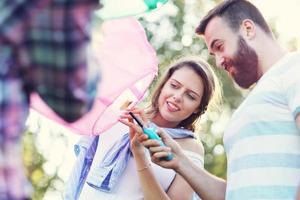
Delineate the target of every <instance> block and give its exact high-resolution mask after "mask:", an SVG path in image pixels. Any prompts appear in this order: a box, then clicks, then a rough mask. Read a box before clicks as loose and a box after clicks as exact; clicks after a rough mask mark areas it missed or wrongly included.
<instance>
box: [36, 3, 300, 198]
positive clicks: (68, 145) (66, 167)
mask: <svg viewBox="0 0 300 200" xmlns="http://www.w3.org/2000/svg"><path fill="white" fill-rule="evenodd" d="M250 1H251V2H253V3H254V4H255V5H256V6H257V7H258V8H259V9H260V10H261V11H262V13H263V15H264V16H265V17H266V19H267V20H268V21H269V20H274V22H275V25H276V30H277V32H278V33H279V40H280V42H281V44H282V45H283V46H284V45H285V44H286V43H287V42H288V41H289V40H291V39H292V38H297V39H298V40H300V26H299V21H298V20H299V19H300V13H299V10H300V0H284V1H283V0H250ZM295 46H297V47H298V49H299V48H300V42H297V44H296V45H295ZM35 120H36V118H35V116H34V115H32V116H31V120H30V121H31V124H34V123H33V122H34V121H35ZM49 123H50V122H48V121H47V122H46V123H45V124H48V126H49V127H51V128H52V129H53V127H54V125H52V124H51V123H50V125H49ZM49 127H43V130H42V131H41V132H42V133H43V134H40V135H38V138H37V145H38V147H39V150H40V151H41V152H42V153H43V154H44V155H45V156H46V157H47V158H48V160H49V162H47V163H46V164H45V170H46V171H47V173H50V174H51V173H54V172H55V170H56V168H58V167H59V166H60V167H59V168H60V170H59V175H60V177H61V178H62V179H64V180H66V178H67V176H68V173H70V170H71V167H72V164H73V162H74V160H75V156H74V154H73V144H74V143H75V141H77V139H78V138H79V137H78V136H77V135H74V134H72V133H68V134H66V135H67V137H68V141H59V140H52V139H54V138H58V137H59V136H58V135H59V134H60V133H62V132H66V131H64V130H62V129H61V128H60V129H58V131H56V133H52V135H49V133H48V134H45V133H46V132H49V129H51V128H49ZM31 128H32V129H35V128H36V127H34V126H33V127H31ZM46 129H47V130H46ZM53 134H54V135H53ZM55 135H56V136H55ZM49 138H50V139H49ZM63 161H64V162H63ZM62 163H63V164H62ZM61 164H62V165H61ZM59 198H60V196H59V194H58V193H51V192H50V193H48V194H47V195H46V196H45V198H44V199H59Z"/></svg>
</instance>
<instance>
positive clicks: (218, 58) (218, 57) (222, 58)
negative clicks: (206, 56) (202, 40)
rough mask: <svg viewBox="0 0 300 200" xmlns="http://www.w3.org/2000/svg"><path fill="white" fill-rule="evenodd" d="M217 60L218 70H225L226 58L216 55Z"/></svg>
mask: <svg viewBox="0 0 300 200" xmlns="http://www.w3.org/2000/svg"><path fill="white" fill-rule="evenodd" d="M215 60H216V65H217V67H218V68H223V66H222V65H223V63H224V57H223V56H221V55H220V54H216V55H215Z"/></svg>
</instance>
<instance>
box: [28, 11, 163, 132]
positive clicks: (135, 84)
mask: <svg viewBox="0 0 300 200" xmlns="http://www.w3.org/2000/svg"><path fill="white" fill-rule="evenodd" d="M100 33H101V34H100ZM91 46H92V48H91V49H92V53H91V54H90V55H92V56H93V57H91V59H90V61H91V64H92V65H97V69H99V70H100V71H101V82H100V83H99V87H98V96H97V99H96V100H95V103H94V105H93V108H92V110H91V111H90V112H89V113H87V114H86V115H84V116H83V117H82V118H81V119H79V120H78V121H76V122H74V123H67V122H65V121H64V120H63V119H61V118H60V117H59V116H58V115H56V114H55V113H54V112H53V111H52V110H51V109H50V108H49V107H48V106H47V105H46V104H45V103H44V102H43V100H42V99H41V98H40V97H39V96H38V94H32V96H31V100H30V102H31V108H32V109H34V110H36V111H37V112H39V113H40V114H42V115H44V116H45V117H47V118H49V119H52V120H54V121H56V122H58V123H60V124H62V125H64V126H66V127H68V128H69V129H71V131H72V132H74V133H77V134H82V135H99V134H101V133H102V132H104V131H105V130H107V129H108V128H110V127H111V126H112V125H114V124H115V123H116V122H117V121H118V116H119V112H120V106H121V105H122V104H124V103H125V102H126V101H132V104H131V105H135V104H136V103H138V102H139V101H140V100H141V99H142V98H143V96H144V94H145V92H146V91H147V89H148V87H149V85H150V84H151V82H152V81H153V79H154V77H155V76H156V75H157V71H158V59H157V56H156V53H155V50H154V49H153V48H152V46H151V45H150V44H149V42H148V40H147V37H146V34H145V31H144V29H143V27H142V26H141V24H140V23H139V22H138V20H136V19H135V18H133V17H130V18H123V19H116V20H110V21H106V22H103V24H102V25H101V30H100V31H99V32H97V33H96V34H94V35H93V38H92V45H91Z"/></svg>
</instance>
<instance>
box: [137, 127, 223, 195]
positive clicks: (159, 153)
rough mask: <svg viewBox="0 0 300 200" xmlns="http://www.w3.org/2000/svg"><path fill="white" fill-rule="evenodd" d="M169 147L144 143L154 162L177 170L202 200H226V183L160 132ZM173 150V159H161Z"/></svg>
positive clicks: (155, 142) (152, 142)
mask: <svg viewBox="0 0 300 200" xmlns="http://www.w3.org/2000/svg"><path fill="white" fill-rule="evenodd" d="M158 133H159V135H160V136H161V138H162V139H163V141H164V143H165V144H166V145H167V147H162V146H159V143H158V142H157V141H155V140H147V141H144V142H143V144H144V146H146V147H147V148H149V150H150V151H151V154H152V161H153V162H154V163H156V164H158V165H160V166H161V167H164V168H169V169H173V170H175V171H176V172H177V173H178V174H180V175H181V176H182V177H183V178H184V179H185V180H186V181H187V182H188V183H189V184H190V186H191V187H192V188H193V189H194V191H195V192H196V193H197V194H198V195H199V197H200V198H201V199H202V200H220V199H225V193H226V182H225V181H224V180H223V179H220V178H218V177H216V176H214V175H212V174H210V173H208V172H207V171H206V170H205V169H202V168H200V167H199V166H197V165H195V164H194V163H193V162H192V161H191V160H190V159H189V158H188V157H187V156H186V155H185V154H184V153H183V151H182V148H181V147H180V146H179V144H178V143H177V142H176V141H175V140H174V139H172V138H171V137H170V136H169V135H168V134H167V133H164V132H163V131H161V130H159V131H158ZM170 150H172V152H171V153H172V154H173V155H174V157H173V159H172V160H170V161H166V160H164V159H161V158H163V157H166V155H167V154H168V153H170Z"/></svg>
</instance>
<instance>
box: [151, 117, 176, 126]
mask: <svg viewBox="0 0 300 200" xmlns="http://www.w3.org/2000/svg"><path fill="white" fill-rule="evenodd" d="M150 120H151V121H152V122H153V123H155V124H156V125H157V126H159V127H164V128H176V127H177V125H178V122H170V121H167V120H165V119H164V118H163V117H162V116H161V115H160V114H157V115H155V116H154V117H153V118H152V119H150Z"/></svg>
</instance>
